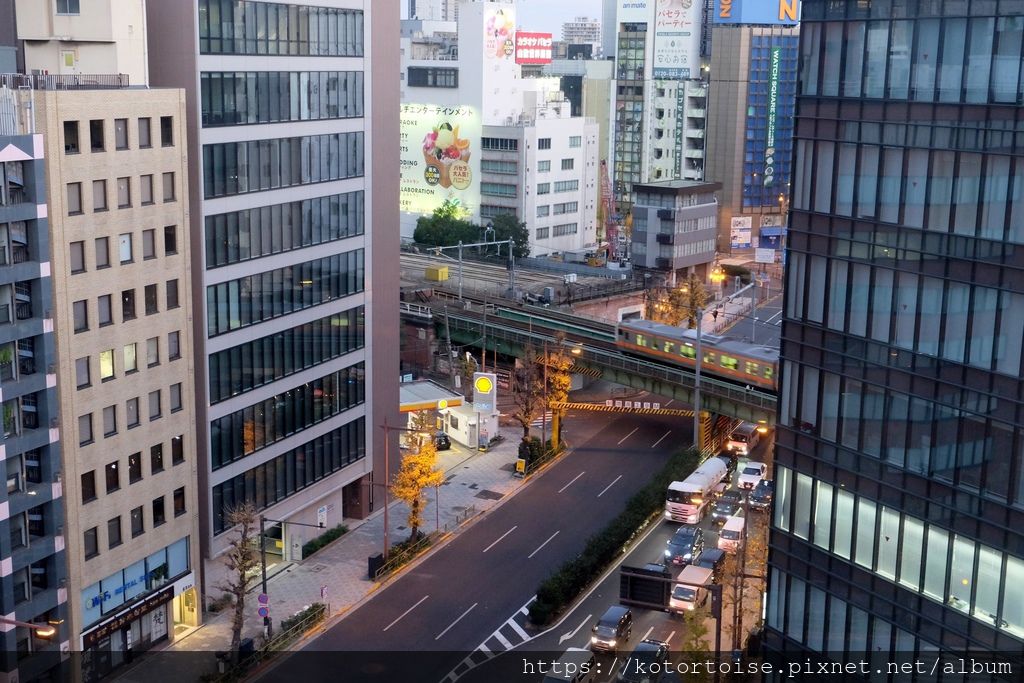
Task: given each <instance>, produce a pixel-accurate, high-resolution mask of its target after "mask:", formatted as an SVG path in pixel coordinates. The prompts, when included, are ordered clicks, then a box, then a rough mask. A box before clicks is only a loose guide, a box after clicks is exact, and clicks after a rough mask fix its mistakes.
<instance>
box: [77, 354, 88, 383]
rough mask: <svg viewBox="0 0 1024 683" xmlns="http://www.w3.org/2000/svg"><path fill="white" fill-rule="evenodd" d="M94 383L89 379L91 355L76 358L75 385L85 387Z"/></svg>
mask: <svg viewBox="0 0 1024 683" xmlns="http://www.w3.org/2000/svg"><path fill="white" fill-rule="evenodd" d="M90 384H92V382H90V381H89V356H86V357H85V358H76V359H75V386H76V387H77V388H79V389H83V388H85V387H87V386H89V385H90Z"/></svg>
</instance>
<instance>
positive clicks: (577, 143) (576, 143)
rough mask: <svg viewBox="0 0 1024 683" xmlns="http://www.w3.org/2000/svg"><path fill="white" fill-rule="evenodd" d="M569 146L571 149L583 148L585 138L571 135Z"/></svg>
mask: <svg viewBox="0 0 1024 683" xmlns="http://www.w3.org/2000/svg"><path fill="white" fill-rule="evenodd" d="M569 146H570V147H582V146H583V136H582V135H571V136H569Z"/></svg>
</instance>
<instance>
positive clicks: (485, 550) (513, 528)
mask: <svg viewBox="0 0 1024 683" xmlns="http://www.w3.org/2000/svg"><path fill="white" fill-rule="evenodd" d="M518 528H519V525H518V524H516V525H515V526H514V527H512V528H511V529H509V530H508V531H506V532H505V533H503V534H502V535H501V536H499V537H498V540H497V541H495V542H494V543H492V544H490V545H489V546H487V547H486V548H484V552H485V553H486V552H487V551H488V550H490V549H491V548H493V547H494V546H496V545H498V541H500V540H501V539H503V538H505V537H506V536H508V535H509V534H510V533H512V532H513V531H515V530H516V529H518Z"/></svg>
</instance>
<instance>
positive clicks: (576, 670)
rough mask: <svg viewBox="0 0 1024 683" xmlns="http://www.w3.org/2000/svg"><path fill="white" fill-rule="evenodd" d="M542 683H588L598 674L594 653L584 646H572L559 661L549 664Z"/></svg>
mask: <svg viewBox="0 0 1024 683" xmlns="http://www.w3.org/2000/svg"><path fill="white" fill-rule="evenodd" d="M548 666H549V670H548V672H547V674H546V675H545V676H544V679H543V681H542V683H567V682H568V683H588V682H589V681H592V680H594V678H595V677H596V676H597V673H598V671H597V663H596V659H595V657H594V653H593V652H591V651H590V650H585V649H584V648H582V647H570V648H569V649H568V650H566V651H565V654H564V655H562V656H561V657H560V658H559V660H558V661H557V662H555V663H554V664H551V663H550V662H549V664H548Z"/></svg>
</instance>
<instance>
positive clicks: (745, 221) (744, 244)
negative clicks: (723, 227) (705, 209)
mask: <svg viewBox="0 0 1024 683" xmlns="http://www.w3.org/2000/svg"><path fill="white" fill-rule="evenodd" d="M752 224H753V220H752V219H751V217H750V216H733V217H732V222H731V224H730V226H729V227H730V229H729V244H730V246H732V248H733V249H750V233H751V226H752Z"/></svg>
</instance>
